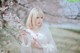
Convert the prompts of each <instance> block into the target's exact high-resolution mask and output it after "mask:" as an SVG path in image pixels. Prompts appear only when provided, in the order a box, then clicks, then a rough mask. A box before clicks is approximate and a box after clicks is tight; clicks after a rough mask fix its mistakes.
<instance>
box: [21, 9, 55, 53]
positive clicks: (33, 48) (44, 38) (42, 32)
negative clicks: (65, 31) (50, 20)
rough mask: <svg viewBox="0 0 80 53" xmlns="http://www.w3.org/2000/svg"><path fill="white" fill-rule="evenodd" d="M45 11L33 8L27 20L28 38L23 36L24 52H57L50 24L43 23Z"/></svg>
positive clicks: (22, 50)
mask: <svg viewBox="0 0 80 53" xmlns="http://www.w3.org/2000/svg"><path fill="white" fill-rule="evenodd" d="M43 21H44V13H43V12H42V10H41V9H40V8H33V9H32V10H31V12H30V14H29V17H28V19H27V22H26V26H27V31H28V32H30V33H29V34H28V33H27V38H23V40H25V41H23V42H24V44H22V46H23V47H22V49H21V52H22V53H56V45H55V42H54V40H53V38H52V35H51V32H50V31H49V28H48V25H47V24H46V23H43Z"/></svg>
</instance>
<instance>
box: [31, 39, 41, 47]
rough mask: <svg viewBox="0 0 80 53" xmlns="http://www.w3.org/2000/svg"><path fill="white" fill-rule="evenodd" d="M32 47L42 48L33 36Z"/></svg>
mask: <svg viewBox="0 0 80 53" xmlns="http://www.w3.org/2000/svg"><path fill="white" fill-rule="evenodd" d="M32 47H35V48H41V46H40V44H39V42H38V41H37V40H36V39H34V38H33V41H32Z"/></svg>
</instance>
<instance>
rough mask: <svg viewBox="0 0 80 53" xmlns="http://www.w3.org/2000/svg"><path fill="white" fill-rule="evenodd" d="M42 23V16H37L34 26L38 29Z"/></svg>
mask: <svg viewBox="0 0 80 53" xmlns="http://www.w3.org/2000/svg"><path fill="white" fill-rule="evenodd" d="M42 23H43V16H37V17H36V19H35V25H36V26H38V27H40V26H41V25H42Z"/></svg>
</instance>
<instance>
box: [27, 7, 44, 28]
mask: <svg viewBox="0 0 80 53" xmlns="http://www.w3.org/2000/svg"><path fill="white" fill-rule="evenodd" d="M38 15H42V16H43V18H44V13H43V11H42V10H41V9H40V8H33V9H32V10H31V11H30V14H29V16H28V19H27V22H26V26H27V28H29V29H33V28H35V27H36V25H35V19H36V17H37V16H38Z"/></svg>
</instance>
